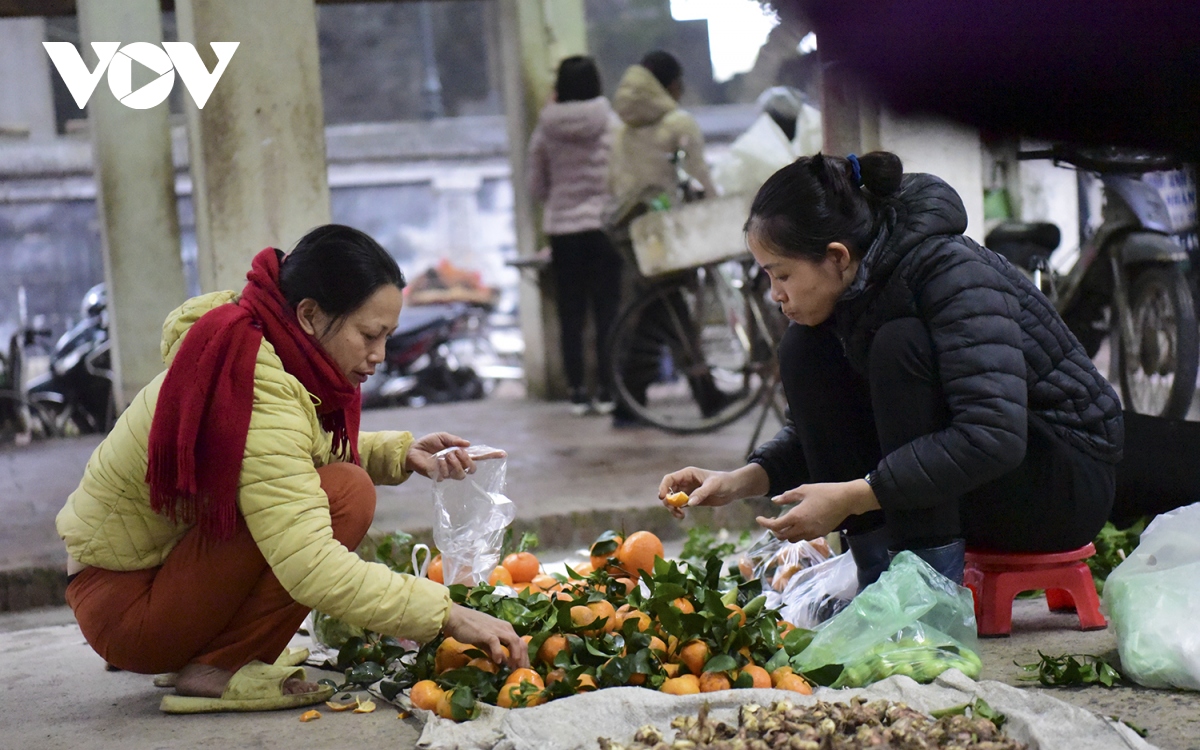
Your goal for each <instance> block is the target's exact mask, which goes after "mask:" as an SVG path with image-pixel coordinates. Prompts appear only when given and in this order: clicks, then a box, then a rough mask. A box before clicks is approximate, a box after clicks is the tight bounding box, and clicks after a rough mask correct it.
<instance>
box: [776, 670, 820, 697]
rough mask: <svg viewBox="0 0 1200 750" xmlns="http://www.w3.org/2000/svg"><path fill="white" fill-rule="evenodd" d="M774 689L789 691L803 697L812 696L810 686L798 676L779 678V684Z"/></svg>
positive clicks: (791, 675)
mask: <svg viewBox="0 0 1200 750" xmlns="http://www.w3.org/2000/svg"><path fill="white" fill-rule="evenodd" d="M775 687H777V688H779V689H780V690H791V691H793V692H796V693H802V694H804V695H812V685H809V684H808V680H806V679H804V678H803V677H801V676H800V675H798V674H786V675H784V676H783V677H780V678H779V684H778V685H776V686H775Z"/></svg>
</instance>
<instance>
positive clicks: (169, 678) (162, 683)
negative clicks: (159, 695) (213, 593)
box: [154, 647, 309, 688]
mask: <svg viewBox="0 0 1200 750" xmlns="http://www.w3.org/2000/svg"><path fill="white" fill-rule="evenodd" d="M308 657H309V653H308V649H306V648H290V647H289V648H285V649H284V650H283V653H282V654H280V655H279V658H278V659H276V660H275V666H277V667H298V666H300V665H301V664H303V663H304V662H306V661H308ZM177 679H179V673H178V672H163V673H162V674H156V675H154V687H160V688H173V687H175V681H176V680H177Z"/></svg>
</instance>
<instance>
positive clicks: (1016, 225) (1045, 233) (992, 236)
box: [984, 221, 1062, 255]
mask: <svg viewBox="0 0 1200 750" xmlns="http://www.w3.org/2000/svg"><path fill="white" fill-rule="evenodd" d="M1061 240H1062V233H1061V232H1059V231H1058V226H1057V225H1056V224H1051V223H1049V222H1044V221H1037V222H1023V221H1006V222H1003V223H1001V224H998V225H996V228H995V229H993V230H992V231H990V232H988V234H987V237H986V238H985V239H984V244H985V245H987V246H988V247H990V248H992V249H993V250H996V249H997V248H998V247H1000V246H1002V245H1026V244H1028V245H1036V246H1038V247H1039V248H1044V249H1045V250H1047V251H1048V252H1046V253H1045V254H1046V255H1049V254H1050V253H1051V252H1053V251H1054V250H1055V249H1056V248H1057V247H1058V243H1059V242H1060V241H1061ZM997 252H999V251H998V250H997Z"/></svg>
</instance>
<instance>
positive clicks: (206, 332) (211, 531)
mask: <svg viewBox="0 0 1200 750" xmlns="http://www.w3.org/2000/svg"><path fill="white" fill-rule="evenodd" d="M279 266H280V262H279V253H278V251H277V250H275V249H274V248H270V247H269V248H267V249H266V250H263V251H262V252H260V253H259V254H258V255H256V256H255V257H254V262H253V264H252V265H251V269H250V272H249V273H248V274H246V278H247V279H248V280H249V282H250V283H248V284H246V287H245V288H244V289H242V296H241V299H240V300H238V301H237V303H234V304H227V305H221V306H220V307H216V308H213V309H212V310H209V311H208V312H207V313H205V314H204V315H203V316H202V317H201V318H200V319H199V320H197V321H196V323H195V324H194V325H193V326H192V327H191V328H190V329H189V330H188V332H187V335H186V336H185V337H184V339H183V344H182V345H181V346H180V347H179V353H178V354H176V355H175V359H174V361H173V362H172V363H171V366H170V368H169V369H168V370H167V377H166V379H165V380H164V381H163V384H162V390H160V391H159V394H158V405H157V407H156V408H155V411H154V421H153V423H152V424H151V427H150V445H149V465H148V467H147V470H146V481H147V482H149V483H150V507H151V508H153V509H154V511H155V512H157V513H160V514H162V515H165V516H166V517H168V518H170V519H171V521H173V522H176V523H179V522H182V523H187V524H195V525H197V526H199V528H200V531H201V533H202V534H204V535H205V536H207V537H209V538H213V539H228V538H230V537H231V536H232V535H233V532H234V530H235V529H236V527H237V517H238V507H237V496H238V478H239V476H240V475H241V469H242V455H243V454H244V452H245V450H246V434H247V432H248V431H249V429H250V413H251V411H252V410H253V408H254V364H255V361H256V359H257V357H258V350H259V347H260V345H261V342H262V339H263V337H264V336H266V339H267V341H269V342H271V345H272V346H274V347H275V353H276V354H277V355H279V358H280V359H281V360H283V369H285V370H286V371H287V372H289V373H290V374H292V375H293V376H295V378H296V379H297V380H299V381H300V383H301V385H303V386H304V387H305V388H306V389H308V392H309V393H310V394H312V396H313V401H314V402H315V403H316V405H317V406H316V408H317V414H319V415H320V417H321V424H322V426H323V427H324V428H325V429H326V430H328V431H329V432H332V433H333V450H334V453H335V454H338V455H340V456H342V457H343V458H345V457H346V456H349V457H350V459H351V460H353V461H354V463H356V464H357V463H358V462H359V457H358V423H359V417H360V416H361V411H362V401H361V400H360V397H359V392H358V386H356V385H351V384H350V381H348V380H347V379H346V376H345V374H344V373H343V372H342V370H341V368H340V367H338V365H337V363H336V362H334V361H333V358H332V357H330V356H329V354H328V353H327V352H326V351H325V348H324V347H322V346H321V345H320V343H318V341H317V340H316V338H314V337H313V336H311V335H309V334H307V333H305V332H304V329H302V328H301V327H300V324H299V321H298V320H297V318H296V313H295V311H294V310H293V309H292V308H291V306H290V305H289V304H288V303H287V300H286V299H285V298H284V296H283V292H281V291H280V289H279Z"/></svg>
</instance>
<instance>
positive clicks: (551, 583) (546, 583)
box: [530, 573, 562, 591]
mask: <svg viewBox="0 0 1200 750" xmlns="http://www.w3.org/2000/svg"><path fill="white" fill-rule="evenodd" d="M530 583H532V584H533V585H534V586H537V587H538V588H539V589H541V590H542V591H556V590H557V589H559V588H560V587H561V586H562V584H561V583H559V582H558V579H557V578H555V577H554V576H552V575H548V574H546V573H539V574H538V575H536V576H534V577H533V580H532V581H530Z"/></svg>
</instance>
